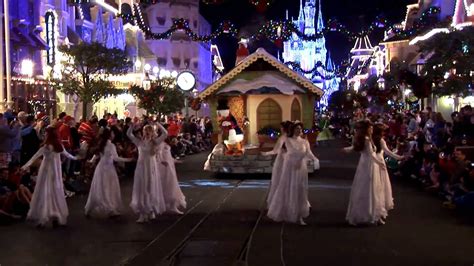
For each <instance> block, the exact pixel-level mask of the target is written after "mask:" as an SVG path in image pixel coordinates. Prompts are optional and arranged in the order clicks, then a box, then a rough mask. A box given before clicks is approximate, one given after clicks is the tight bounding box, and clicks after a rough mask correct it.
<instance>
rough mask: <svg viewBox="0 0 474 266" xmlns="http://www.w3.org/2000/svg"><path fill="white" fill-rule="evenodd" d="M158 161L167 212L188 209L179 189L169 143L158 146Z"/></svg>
mask: <svg viewBox="0 0 474 266" xmlns="http://www.w3.org/2000/svg"><path fill="white" fill-rule="evenodd" d="M156 159H157V165H158V170H159V172H160V181H161V187H162V188H163V197H164V199H165V205H166V210H167V211H177V210H178V209H179V208H186V198H185V197H184V194H183V192H182V191H181V188H180V187H179V183H178V176H177V175H176V167H175V165H174V158H173V156H171V149H170V146H169V145H168V144H167V143H165V142H162V143H160V144H159V145H158V148H157V153H156ZM163 162H165V163H166V165H164V164H163Z"/></svg>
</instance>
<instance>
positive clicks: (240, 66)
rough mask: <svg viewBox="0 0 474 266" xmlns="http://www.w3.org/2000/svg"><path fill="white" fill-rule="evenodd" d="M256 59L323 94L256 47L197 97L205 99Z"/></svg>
mask: <svg viewBox="0 0 474 266" xmlns="http://www.w3.org/2000/svg"><path fill="white" fill-rule="evenodd" d="M257 60H263V61H265V62H267V63H268V64H270V65H272V66H273V67H275V68H276V69H277V70H278V71H280V72H281V73H283V74H285V76H287V77H288V78H289V79H291V80H293V81H294V82H296V83H297V84H298V85H300V86H301V87H303V88H305V89H307V90H308V91H309V92H311V93H314V94H317V95H319V96H321V95H323V94H324V91H323V90H321V88H319V87H317V86H316V85H314V84H313V83H312V82H311V81H310V80H309V79H307V78H306V77H304V76H302V75H300V74H299V73H297V72H295V71H293V70H292V69H290V68H289V67H287V66H286V65H285V64H284V63H282V62H280V61H278V59H276V58H275V57H274V56H273V55H271V54H269V53H268V52H267V51H265V49H263V48H258V49H257V51H255V52H254V53H253V54H251V55H249V56H247V57H246V58H245V59H243V60H242V61H241V62H240V63H239V64H238V65H237V66H235V67H234V68H233V69H232V70H231V71H229V72H228V73H227V74H225V75H224V76H223V77H222V78H220V79H219V80H217V81H216V82H214V83H213V84H212V85H210V86H209V87H207V88H206V89H205V90H203V91H202V92H201V93H200V94H199V98H201V99H205V98H207V97H209V96H211V95H212V94H214V93H216V92H217V91H218V90H219V89H220V88H221V87H222V86H224V85H226V84H228V83H230V82H231V81H232V80H233V78H235V77H236V76H237V75H238V74H239V73H241V72H243V71H245V70H246V69H247V68H248V67H249V66H251V65H252V64H253V63H255V62H257Z"/></svg>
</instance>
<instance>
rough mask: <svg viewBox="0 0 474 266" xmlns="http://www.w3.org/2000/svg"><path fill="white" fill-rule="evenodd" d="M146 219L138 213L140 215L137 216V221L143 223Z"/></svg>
mask: <svg viewBox="0 0 474 266" xmlns="http://www.w3.org/2000/svg"><path fill="white" fill-rule="evenodd" d="M147 221H148V219H147V218H146V217H145V215H143V214H140V217H138V220H137V223H139V224H142V223H145V222H147Z"/></svg>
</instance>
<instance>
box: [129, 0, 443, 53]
mask: <svg viewBox="0 0 474 266" xmlns="http://www.w3.org/2000/svg"><path fill="white" fill-rule="evenodd" d="M257 2H258V1H257ZM141 7H142V5H141V4H135V5H134V6H133V9H134V14H120V16H121V17H122V19H123V20H124V21H125V22H130V23H133V24H136V25H137V26H138V27H139V28H140V29H141V30H142V31H143V32H144V33H145V35H146V37H147V38H148V39H155V40H163V39H169V38H170V37H171V35H172V34H173V33H174V32H176V31H184V33H185V34H186V35H187V36H188V37H189V38H191V39H192V40H193V41H198V42H209V41H211V40H213V39H215V38H218V37H219V36H221V35H223V34H229V35H231V36H233V37H235V36H237V34H238V30H237V28H236V27H235V25H234V24H233V23H231V22H229V21H224V22H222V23H221V24H220V25H219V26H218V28H217V29H216V30H215V31H214V32H213V33H211V34H208V35H199V34H197V33H195V32H194V31H193V30H192V29H191V28H190V26H189V22H188V21H187V20H186V19H184V18H180V19H175V20H173V25H172V26H171V27H170V28H169V29H168V30H166V31H164V32H162V33H154V32H152V31H151V29H150V27H149V26H148V25H146V23H145V21H144V19H143V15H142V11H141ZM439 12H440V8H439V7H430V8H429V9H428V10H426V11H425V12H424V13H423V14H422V15H421V17H420V18H419V19H418V20H417V21H416V22H415V23H414V26H413V27H412V28H411V29H409V30H401V29H397V28H395V27H394V26H388V25H387V24H388V21H387V20H386V19H385V18H382V17H377V18H376V19H375V21H374V22H372V23H371V24H370V26H369V27H368V28H367V29H365V30H362V31H360V32H351V31H349V30H348V29H347V27H346V26H345V25H343V24H342V23H340V22H339V21H337V20H336V19H330V20H328V21H327V23H326V25H327V26H326V27H324V28H323V29H322V30H321V31H319V32H317V33H315V34H311V35H309V34H305V33H304V32H301V31H300V30H299V29H298V26H297V25H295V23H293V21H290V20H282V21H273V20H270V21H268V22H266V23H265V24H264V25H262V26H261V27H260V28H259V29H258V30H257V32H255V33H253V34H251V35H250V36H247V37H246V38H248V39H262V38H268V39H270V40H272V41H274V42H275V43H276V44H277V45H279V46H280V45H281V44H282V42H284V41H287V40H289V39H290V38H291V36H292V35H293V34H294V35H296V36H297V37H298V38H299V39H301V40H303V41H316V40H318V39H320V38H323V37H324V36H325V34H327V33H329V32H336V33H340V34H343V35H344V36H346V37H347V38H348V39H349V40H350V41H353V40H355V39H357V38H359V37H362V36H366V35H369V34H370V33H372V32H373V31H374V30H375V29H389V30H391V31H392V32H393V33H395V34H396V35H399V36H401V37H408V36H412V35H413V34H415V33H417V32H419V31H420V29H422V28H424V27H426V26H428V25H429V23H430V22H431V21H430V20H429V18H432V17H433V15H436V14H439ZM243 37H244V36H243Z"/></svg>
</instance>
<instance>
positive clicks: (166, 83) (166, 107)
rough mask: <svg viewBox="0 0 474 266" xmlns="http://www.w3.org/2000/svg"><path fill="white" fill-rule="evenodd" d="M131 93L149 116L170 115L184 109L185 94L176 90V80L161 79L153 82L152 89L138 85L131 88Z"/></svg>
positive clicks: (170, 78)
mask: <svg viewBox="0 0 474 266" xmlns="http://www.w3.org/2000/svg"><path fill="white" fill-rule="evenodd" d="M130 93H131V94H132V95H134V96H135V97H137V98H138V100H139V101H138V107H140V108H143V109H145V110H146V111H147V112H148V114H152V115H158V116H161V115H168V114H171V113H175V112H178V111H181V110H182V109H183V108H184V97H185V95H184V93H183V91H181V90H180V89H178V88H176V79H175V78H172V77H166V78H160V79H158V80H155V81H152V83H151V87H150V89H145V88H143V87H140V86H138V85H133V86H132V87H130Z"/></svg>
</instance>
